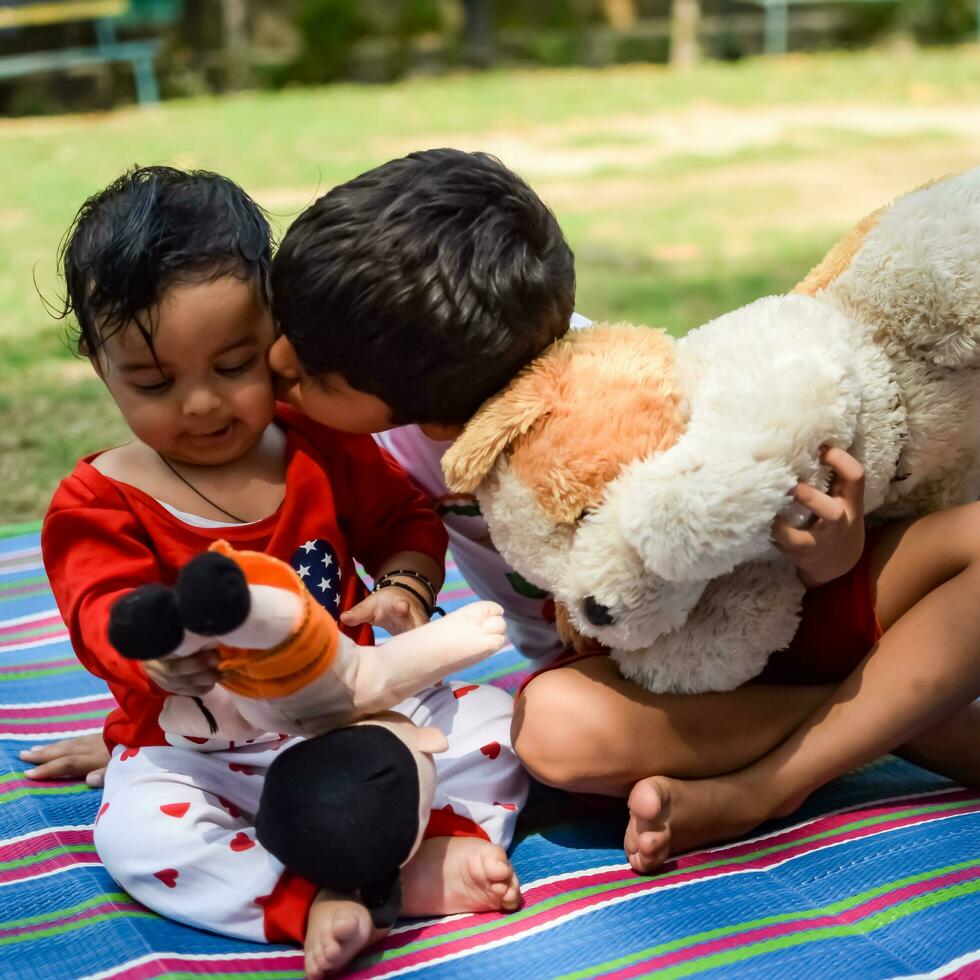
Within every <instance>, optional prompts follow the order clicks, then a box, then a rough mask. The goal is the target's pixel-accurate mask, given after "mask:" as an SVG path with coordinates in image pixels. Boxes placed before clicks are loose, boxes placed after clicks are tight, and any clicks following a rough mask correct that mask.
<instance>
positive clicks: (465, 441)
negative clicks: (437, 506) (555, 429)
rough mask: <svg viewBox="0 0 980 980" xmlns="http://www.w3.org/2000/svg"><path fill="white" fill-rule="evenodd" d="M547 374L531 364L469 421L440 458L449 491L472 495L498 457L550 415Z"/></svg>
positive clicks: (543, 369)
mask: <svg viewBox="0 0 980 980" xmlns="http://www.w3.org/2000/svg"><path fill="white" fill-rule="evenodd" d="M543 360H544V359H542V361H543ZM549 374H550V372H549V371H548V370H547V367H546V366H541V365H540V362H537V361H536V362H534V363H533V364H532V365H531V366H530V367H529V368H527V369H526V370H525V371H524V372H523V373H522V374H521V375H520V376H519V377H518V378H517V380H516V381H514V382H513V383H512V384H511V385H510V386H509V387H507V388H505V389H504V390H503V391H502V392H501V393H500V394H499V395H495V396H494V397H493V398H491V399H489V400H488V401H486V402H485V403H484V404H483V406H482V407H481V408H480V410H479V411H478V412H477V413H476V415H474V416H473V418H472V419H470V421H469V423H467V426H466V428H465V429H464V430H463V433H462V435H460V436H459V438H457V440H456V441H455V442H454V443H453V444H452V446H450V447H449V449H448V450H447V451H446V454H445V455H444V456H443V457H442V471H443V474H444V475H445V477H446V486H447V487H448V488H449V490H450V491H452V492H453V493H473V491H474V490H476V488H477V487H478V486H479V485H480V483H481V482H482V481H483V479H484V477H485V476H486V475H487V474H488V473H489V472H490V470H491V469H493V464H494V463H495V462H496V461H497V457H498V456H500V454H501V453H502V452H503V451H504V450H505V449H506V448H507V447H508V446H509V445H510V444H511V443H512V442H513V441H514V440H515V439H517V438H518V437H519V436H522V435H524V433H526V432H528V431H529V430H530V429H531V427H532V426H533V425H534V424H535V422H537V421H538V420H539V419H541V418H544V416H546V415H548V414H549V413H550V411H551V405H552V398H553V390H554V389H553V386H552V385H549V383H548V381H547V379H546V375H549Z"/></svg>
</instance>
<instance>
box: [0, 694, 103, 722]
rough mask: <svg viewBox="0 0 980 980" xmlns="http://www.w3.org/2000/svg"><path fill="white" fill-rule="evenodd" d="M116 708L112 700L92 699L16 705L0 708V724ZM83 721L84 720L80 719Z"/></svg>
mask: <svg viewBox="0 0 980 980" xmlns="http://www.w3.org/2000/svg"><path fill="white" fill-rule="evenodd" d="M115 706H116V702H115V700H114V699H113V698H93V699H92V700H91V701H76V702H75V703H74V704H48V705H36V706H35V707H33V708H32V707H24V708H21V707H19V706H18V705H13V704H12V705H8V706H7V707H5V708H0V722H3V721H28V720H31V719H35V718H36V719H37V720H38V721H40V720H41V719H42V718H47V717H48V716H50V715H70V714H76V713H78V712H83V711H111V710H112V709H113V708H114V707H115ZM80 720H82V721H84V720H85V719H80Z"/></svg>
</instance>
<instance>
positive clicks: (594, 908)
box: [376, 813, 973, 977]
mask: <svg viewBox="0 0 980 980" xmlns="http://www.w3.org/2000/svg"><path fill="white" fill-rule="evenodd" d="M962 816H973V814H964V813H952V814H947V815H944V816H942V817H937V818H935V819H933V820H931V821H930V823H937V822H939V821H942V820H951V819H953V818H954V817H962ZM906 829H908V828H906V827H888V828H886V829H885V830H882V831H879V832H878V833H875V834H868V835H866V836H865V837H859V838H848V839H847V840H843V841H834V842H833V843H830V844H824V845H823V846H820V847H817V848H814V849H813V850H810V851H806V852H804V853H803V854H794V855H792V856H791V857H788V858H784V859H783V860H782V861H778V862H777V863H775V864H770V865H767V866H766V867H765V868H740V869H737V870H733V871H726V872H723V873H721V874H716V875H711V876H710V877H709V878H697V879H694V880H692V881H679V882H677V883H676V884H671V885H662V886H661V887H660V888H656V889H648V890H646V891H635V892H631V893H630V894H628V895H617V896H615V897H613V898H610V899H607V900H606V901H603V902H598V903H596V904H595V905H589V906H587V907H586V908H583V909H576V910H575V911H574V912H569V913H568V914H567V915H563V916H560V917H559V918H557V919H553V920H551V921H550V922H543V923H541V925H538V926H534V927H533V928H531V929H528V930H526V931H525V932H519V933H517V934H515V935H513V936H504V937H503V938H502V939H495V940H491V941H490V942H488V943H485V944H484V945H482V946H474V947H473V948H472V949H464V950H460V951H458V952H456V953H448V954H447V955H446V956H441V957H439V958H438V959H434V960H426V961H425V962H422V963H417V964H414V965H412V966H405V967H396V968H395V969H393V970H389V971H388V972H387V973H378V974H376V976H377V977H398V976H402V975H404V974H408V973H414V972H415V971H417V970H424V969H426V968H428V967H433V966H439V965H440V964H442V963H449V962H451V961H452V960H458V959H462V958H463V957H464V956H472V955H473V954H475V953H485V952H487V951H488V950H491V949H496V948H498V947H500V946H506V945H507V944H508V943H512V942H516V941H517V940H519V939H527V938H528V937H529V936H534V935H537V934H538V933H542V932H547V931H548V930H550V929H554V928H555V927H556V926H559V925H564V924H565V923H566V922H571V921H572V920H574V919H578V918H580V917H581V916H583V915H591V914H592V913H593V912H598V911H600V910H602V909H607V908H612V907H613V906H614V905H621V904H623V903H624V902H632V901H635V900H636V899H639V898H646V897H649V896H651V895H659V894H661V893H663V892H667V891H673V890H674V889H675V888H684V887H685V886H687V885H696V884H698V883H699V882H703V881H712V882H713V881H718V880H719V879H720V878H728V877H731V876H733V875H743V874H768V873H769V872H770V871H773V870H775V869H776V868H779V867H782V866H783V865H784V864H789V863H790V862H791V861H796V860H797V859H799V858H805V857H807V856H809V855H811V854H816V853H823V852H824V851H827V850H829V849H830V848H832V847H841V846H843V845H845V844H852V843H854V842H855V841H863V840H868V839H869V838H872V837H878V836H881V835H883V834H889V833H891V832H892V831H896V830H906ZM637 877H639V876H637Z"/></svg>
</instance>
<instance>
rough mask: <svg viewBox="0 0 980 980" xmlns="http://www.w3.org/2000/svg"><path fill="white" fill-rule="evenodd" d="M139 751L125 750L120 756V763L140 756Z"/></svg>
mask: <svg viewBox="0 0 980 980" xmlns="http://www.w3.org/2000/svg"><path fill="white" fill-rule="evenodd" d="M139 751H140V750H139V749H123V753H122V755H121V756H119V761H120V762H125V761H126V760H127V759H132V757H133V756H134V755H139Z"/></svg>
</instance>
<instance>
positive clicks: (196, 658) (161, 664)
mask: <svg viewBox="0 0 980 980" xmlns="http://www.w3.org/2000/svg"><path fill="white" fill-rule="evenodd" d="M143 669H144V670H145V671H146V674H147V676H148V677H149V678H150V680H151V681H153V683H154V684H156V685H157V687H162V688H163V689H164V690H165V691H169V692H170V693H171V694H183V695H185V696H186V697H190V698H199V697H202V696H203V695H205V694H207V693H208V691H210V690H211V688H212V687H214V685H215V684H217V683H218V681H220V680H221V673H220V671H219V670H218V651H217V650H201V651H200V652H198V653H192V654H191V655H190V656H188V657H161V658H160V659H159V660H144V661H143Z"/></svg>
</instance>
